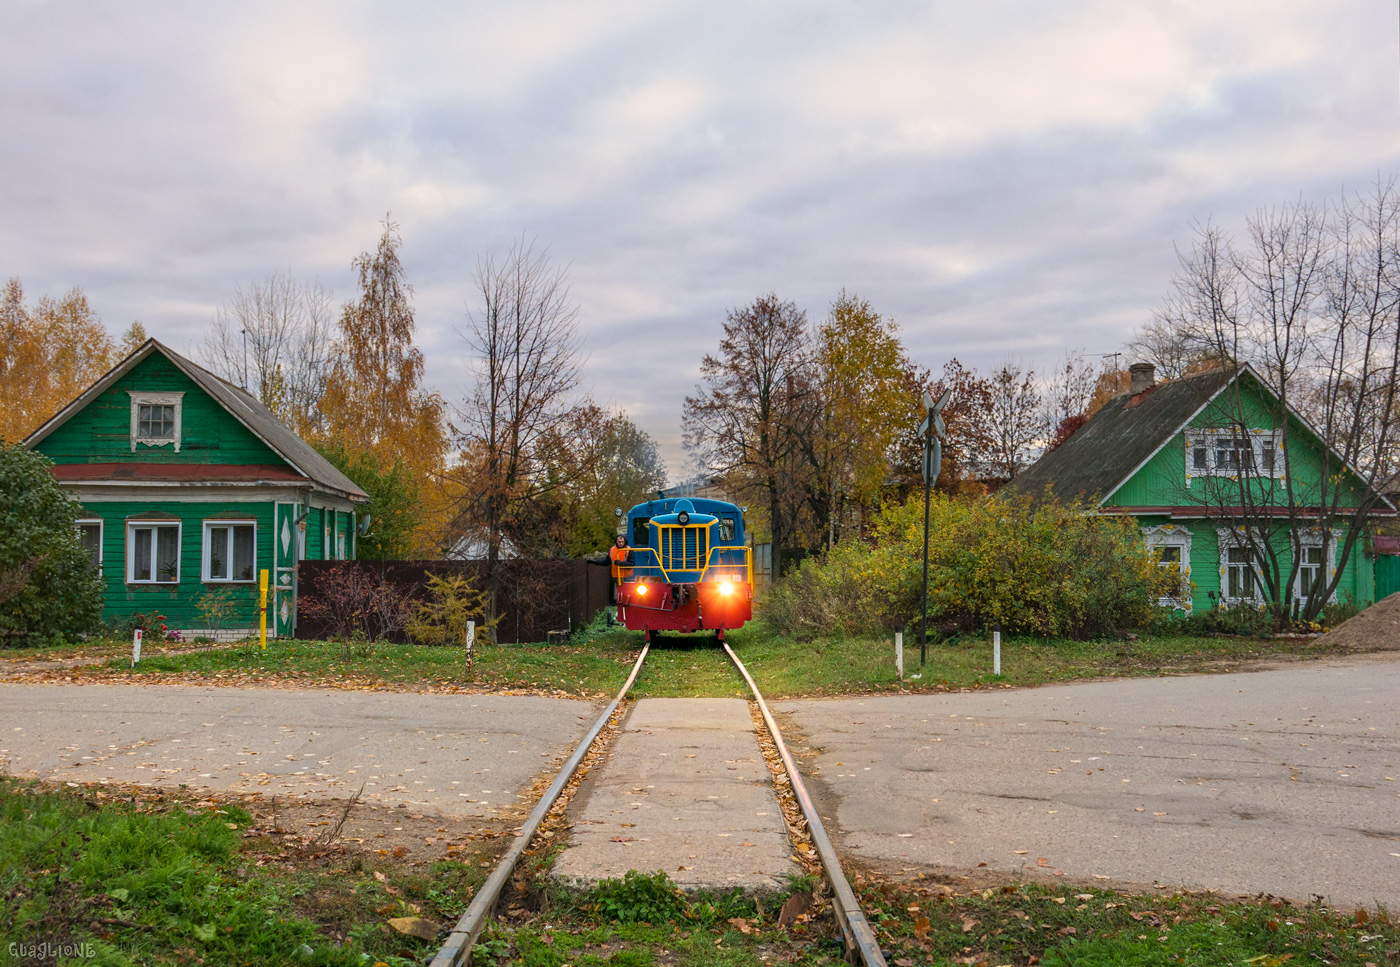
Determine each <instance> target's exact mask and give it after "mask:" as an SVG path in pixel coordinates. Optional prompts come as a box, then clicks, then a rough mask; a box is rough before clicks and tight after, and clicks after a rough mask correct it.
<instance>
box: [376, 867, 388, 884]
mask: <svg viewBox="0 0 1400 967" xmlns="http://www.w3.org/2000/svg"><path fill="white" fill-rule="evenodd" d="M374 878H375V879H376V880H378V881H379V882H380V883H388V882H389V878H388V877H387V876H385V875H384V874H383V873H381V872H379V871H378V870H375V871H374Z"/></svg>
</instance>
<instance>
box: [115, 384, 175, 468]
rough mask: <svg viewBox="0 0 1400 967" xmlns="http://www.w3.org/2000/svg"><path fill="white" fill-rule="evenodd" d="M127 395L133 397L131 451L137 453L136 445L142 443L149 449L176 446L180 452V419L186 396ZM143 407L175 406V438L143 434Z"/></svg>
mask: <svg viewBox="0 0 1400 967" xmlns="http://www.w3.org/2000/svg"><path fill="white" fill-rule="evenodd" d="M127 395H129V396H130V397H131V450H132V452H133V453H134V452H136V444H138V443H140V444H142V445H144V446H148V447H168V446H170V445H171V444H174V446H175V452H176V453H179V452H180V418H181V410H183V409H184V399H185V394H184V393H183V392H180V393H147V392H144V391H138V390H127ZM142 406H173V407H175V436H174V437H173V438H166V437H151V436H143V435H142V434H141V407H142Z"/></svg>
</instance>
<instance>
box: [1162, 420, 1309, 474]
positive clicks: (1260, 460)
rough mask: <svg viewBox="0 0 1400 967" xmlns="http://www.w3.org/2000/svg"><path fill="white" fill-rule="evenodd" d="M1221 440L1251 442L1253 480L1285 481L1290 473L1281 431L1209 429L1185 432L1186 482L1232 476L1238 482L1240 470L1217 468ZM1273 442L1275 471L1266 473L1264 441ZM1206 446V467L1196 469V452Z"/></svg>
mask: <svg viewBox="0 0 1400 967" xmlns="http://www.w3.org/2000/svg"><path fill="white" fill-rule="evenodd" d="M1222 440H1229V441H1231V442H1233V441H1235V440H1248V441H1249V442H1250V448H1251V451H1252V452H1253V454H1254V456H1253V460H1254V468H1253V469H1252V470H1250V471H1248V473H1249V476H1251V477H1262V478H1266V479H1273V480H1282V479H1283V478H1284V477H1285V476H1287V473H1288V467H1287V462H1288V461H1287V460H1286V459H1285V457H1284V452H1283V431H1282V430H1242V429H1239V428H1229V427H1208V428H1204V429H1198V430H1187V431H1186V479H1187V480H1188V481H1190V479H1191V478H1192V477H1230V478H1232V479H1237V478H1238V477H1239V475H1240V468H1239V467H1230V466H1218V465H1217V464H1216V462H1215V457H1216V452H1217V448H1218V444H1219V443H1220V441H1222ZM1266 441H1268V442H1272V443H1273V450H1274V467H1273V470H1272V471H1266V470H1264V469H1263V467H1264V450H1265V446H1264V444H1265V442H1266ZM1199 447H1204V448H1205V451H1206V465H1205V467H1204V468H1202V467H1197V466H1196V453H1195V451H1196V449H1197V448H1199Z"/></svg>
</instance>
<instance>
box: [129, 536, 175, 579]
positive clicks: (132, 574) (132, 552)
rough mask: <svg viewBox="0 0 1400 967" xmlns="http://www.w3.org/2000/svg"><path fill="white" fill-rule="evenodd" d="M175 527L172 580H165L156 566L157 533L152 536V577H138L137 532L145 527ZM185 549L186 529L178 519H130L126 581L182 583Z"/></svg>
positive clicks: (157, 550) (158, 544) (158, 545)
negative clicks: (181, 560) (182, 562)
mask: <svg viewBox="0 0 1400 967" xmlns="http://www.w3.org/2000/svg"><path fill="white" fill-rule="evenodd" d="M160 527H173V528H175V547H176V551H175V577H174V578H173V579H170V580H163V579H162V578H161V577H160V571H159V570H158V569H157V568H156V560H155V559H156V554H157V553H158V552H159V547H160V543H159V539H158V537H157V536H156V535H154V534H153V535H152V536H151V577H149V578H145V579H138V578H137V577H136V532H137V531H138V530H142V529H145V528H151V529H154V528H160ZM184 550H185V529H184V524H183V522H181V521H178V520H129V521H127V522H126V583H127V584H174V585H178V584H179V583H180V557H181V556H182V555H183V553H184Z"/></svg>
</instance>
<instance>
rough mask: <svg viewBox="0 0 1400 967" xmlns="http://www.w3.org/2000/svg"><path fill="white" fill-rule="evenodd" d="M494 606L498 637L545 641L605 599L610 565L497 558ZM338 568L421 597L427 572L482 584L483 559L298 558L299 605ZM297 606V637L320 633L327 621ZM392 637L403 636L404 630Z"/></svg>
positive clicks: (584, 618) (583, 620) (584, 619)
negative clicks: (304, 612) (384, 559)
mask: <svg viewBox="0 0 1400 967" xmlns="http://www.w3.org/2000/svg"><path fill="white" fill-rule="evenodd" d="M497 567H498V568H499V569H500V571H499V575H500V588H499V591H498V595H497V600H496V611H497V613H498V614H499V615H500V617H501V620H500V623H499V624H498V625H497V626H496V638H497V640H498V641H506V642H520V641H544V640H546V639H547V638H548V635H549V632H551V631H564V630H568V631H574V630H577V629H578V628H580V627H582V626H583V625H586V624H587V623H588V622H589V621H591V620H592V619H593V616H594V615H595V614H597V613H598V611H600V610H601V609H603V608H605V607H607V604H608V569H607V568H605V567H598V566H596V565H591V564H589V563H588V562H587V561H573V560H542V561H519V560H516V561H501V562H499V563H498V564H497ZM339 569H354V570H355V571H357V572H358V573H360V574H364V575H368V576H372V577H376V578H378V579H380V580H382V581H383V582H384V583H385V584H387V585H389V586H390V587H391V588H393V589H394V590H395V591H396V592H398V593H400V594H405V595H409V596H411V597H413V598H416V599H422V598H424V597H426V595H427V588H428V576H429V575H434V574H435V575H438V576H441V577H447V576H449V575H461V576H463V577H469V578H472V579H474V580H475V581H476V586H477V587H479V588H485V587H486V562H485V561H302V562H301V563H300V564H298V565H297V584H298V595H299V598H300V602H299V604H301V605H303V606H304V605H305V603H306V602H307V601H312V600H315V599H316V598H317V596H318V594H319V592H320V589H321V587H322V586H323V584H324V582H325V581H326V580H327V579H328V578H329V577H330V576H331V575H333V574H334V573H336V572H337V570H339ZM303 610H304V607H298V609H297V612H298V616H297V627H296V632H295V633H296V636H297V637H299V638H307V639H314V638H323V637H325V636H326V635H327V634H328V633H330V631H331V628H330V626H329V623H328V622H327V621H317V620H315V619H313V618H310V617H306V616H303V614H302V611H303ZM390 637H392V638H395V639H398V640H402V639H403V637H404V636H403V635H402V634H396V635H391V636H390Z"/></svg>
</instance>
